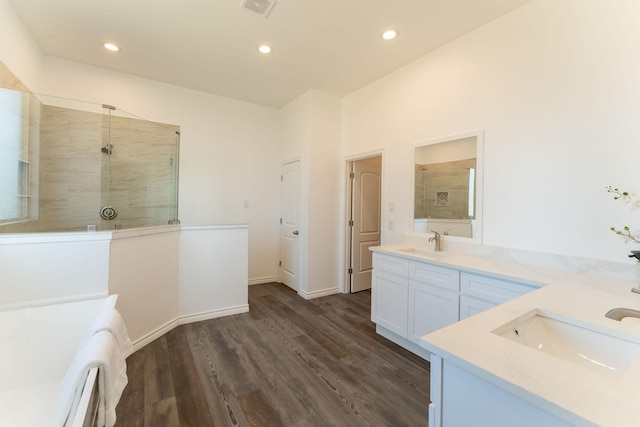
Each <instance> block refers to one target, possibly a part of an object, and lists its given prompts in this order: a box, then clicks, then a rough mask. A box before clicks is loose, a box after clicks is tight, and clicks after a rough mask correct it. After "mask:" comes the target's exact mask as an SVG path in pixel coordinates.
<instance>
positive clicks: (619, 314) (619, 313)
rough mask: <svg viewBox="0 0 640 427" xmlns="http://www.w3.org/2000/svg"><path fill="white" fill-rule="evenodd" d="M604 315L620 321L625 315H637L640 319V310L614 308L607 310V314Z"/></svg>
mask: <svg viewBox="0 0 640 427" xmlns="http://www.w3.org/2000/svg"><path fill="white" fill-rule="evenodd" d="M604 316H605V317H608V318H609V319H613V320H617V321H618V322H619V321H621V320H622V319H624V318H625V317H636V318H639V319H640V311H638V310H632V309H630V308H612V309H611V310H609V311H607V314H605V315H604Z"/></svg>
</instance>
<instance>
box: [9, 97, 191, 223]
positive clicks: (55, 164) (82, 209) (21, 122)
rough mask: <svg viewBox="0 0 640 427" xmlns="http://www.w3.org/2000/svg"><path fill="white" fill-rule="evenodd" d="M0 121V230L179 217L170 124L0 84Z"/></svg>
mask: <svg viewBox="0 0 640 427" xmlns="http://www.w3.org/2000/svg"><path fill="white" fill-rule="evenodd" d="M0 129H2V131H1V132H0V233H25V232H62V231H65V232H68V231H93V230H114V229H127V228H140V227H152V226H159V225H166V224H175V223H179V221H178V172H179V170H178V164H179V151H180V131H179V127H178V126H175V125H169V124H163V123H156V122H151V121H148V120H144V119H142V118H140V117H137V116H135V115H133V114H131V113H127V112H125V111H122V110H120V109H117V108H115V107H113V106H110V105H102V104H93V103H87V102H81V101H75V100H68V99H62V98H57V97H51V96H45V95H37V94H33V93H28V92H20V91H15V90H10V89H0Z"/></svg>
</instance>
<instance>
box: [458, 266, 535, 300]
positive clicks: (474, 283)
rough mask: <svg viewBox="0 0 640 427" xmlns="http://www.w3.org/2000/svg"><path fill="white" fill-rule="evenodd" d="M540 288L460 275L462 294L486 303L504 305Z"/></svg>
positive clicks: (465, 274) (470, 275)
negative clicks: (480, 299)
mask: <svg viewBox="0 0 640 427" xmlns="http://www.w3.org/2000/svg"><path fill="white" fill-rule="evenodd" d="M536 289H538V287H536V286H533V285H525V284H523V283H517V282H510V281H507V280H501V279H494V278H492V277H485V276H478V275H476V274H471V273H465V272H462V273H460V293H462V294H463V295H470V296H475V297H479V298H482V299H483V300H485V301H488V302H491V303H495V304H502V303H503V302H506V301H509V300H512V299H514V298H517V297H519V296H521V295H524V294H527V293H529V292H531V291H535V290H536Z"/></svg>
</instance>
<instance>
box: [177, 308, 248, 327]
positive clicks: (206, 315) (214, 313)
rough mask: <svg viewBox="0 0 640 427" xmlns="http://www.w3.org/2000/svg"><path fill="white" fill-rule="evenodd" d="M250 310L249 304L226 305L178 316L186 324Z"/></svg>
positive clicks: (182, 323) (179, 320)
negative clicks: (217, 308) (220, 307)
mask: <svg viewBox="0 0 640 427" xmlns="http://www.w3.org/2000/svg"><path fill="white" fill-rule="evenodd" d="M248 312H249V304H242V305H237V306H235V307H226V308H222V309H219V310H211V311H205V312H202V313H196V314H186V315H184V316H180V317H179V318H178V323H179V324H180V325H186V324H187V323H194V322H200V321H202V320H209V319H216V318H218V317H225V316H231V315H233V314H241V313H248Z"/></svg>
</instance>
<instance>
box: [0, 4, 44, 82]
mask: <svg viewBox="0 0 640 427" xmlns="http://www.w3.org/2000/svg"><path fill="white" fill-rule="evenodd" d="M0 62H2V63H3V64H4V66H6V68H8V69H9V70H11V72H12V74H14V75H16V76H18V77H19V80H20V84H21V85H24V86H23V87H15V89H18V90H25V89H27V88H28V89H29V90H30V91H31V92H36V93H37V92H39V88H40V77H41V75H42V52H41V51H40V48H39V47H38V45H37V44H36V42H35V40H34V39H33V37H32V36H31V33H29V31H28V30H27V29H26V28H25V26H24V24H23V23H22V21H21V20H20V18H19V17H18V15H17V14H16V12H15V10H13V7H12V6H11V4H10V3H9V0H0ZM2 68H3V67H0V75H1V74H2ZM8 87H10V86H8ZM12 88H13V87H12Z"/></svg>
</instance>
